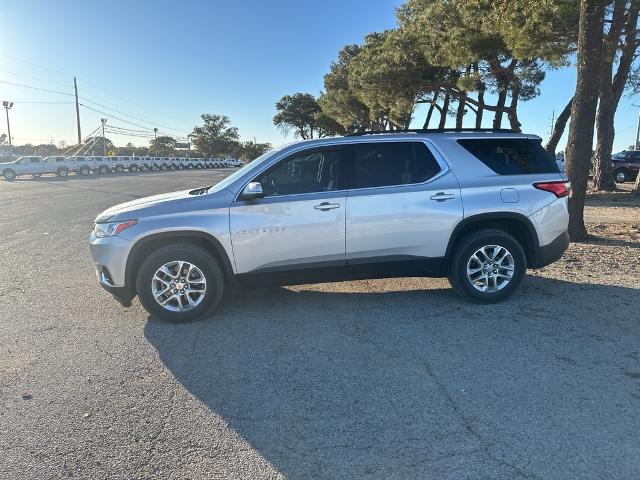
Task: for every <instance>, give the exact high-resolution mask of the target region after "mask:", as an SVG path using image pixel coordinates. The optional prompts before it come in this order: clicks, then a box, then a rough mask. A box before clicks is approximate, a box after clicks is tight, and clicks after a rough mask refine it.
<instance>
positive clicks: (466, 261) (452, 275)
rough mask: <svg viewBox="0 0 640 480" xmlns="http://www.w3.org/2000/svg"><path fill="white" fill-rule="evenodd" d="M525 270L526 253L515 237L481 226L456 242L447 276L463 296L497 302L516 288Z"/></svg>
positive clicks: (477, 300)
mask: <svg viewBox="0 0 640 480" xmlns="http://www.w3.org/2000/svg"><path fill="white" fill-rule="evenodd" d="M526 270H527V258H526V255H525V253H524V250H523V248H522V246H521V245H520V243H518V241H517V240H516V239H515V238H514V237H512V236H511V235H509V234H508V233H506V232H503V231H501V230H493V229H480V230H476V231H474V232H471V233H469V234H467V235H465V236H464V237H462V238H461V239H460V240H459V241H457V242H456V245H455V249H454V252H453V257H452V259H451V264H450V265H449V275H448V278H449V282H450V283H451V286H452V287H453V288H454V289H455V290H456V292H458V293H459V294H460V295H462V296H463V297H465V298H467V299H469V300H474V301H476V302H481V303H495V302H499V301H501V300H504V299H505V298H507V297H509V296H510V295H511V294H513V292H515V291H516V290H517V288H518V287H519V286H520V284H521V283H522V280H523V279H524V276H525V274H526Z"/></svg>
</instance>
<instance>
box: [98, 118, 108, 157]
mask: <svg viewBox="0 0 640 480" xmlns="http://www.w3.org/2000/svg"><path fill="white" fill-rule="evenodd" d="M100 123H102V156H103V157H106V156H107V144H106V143H105V142H104V124H105V123H107V119H106V118H101V119H100Z"/></svg>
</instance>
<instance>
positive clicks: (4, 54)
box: [0, 53, 73, 77]
mask: <svg viewBox="0 0 640 480" xmlns="http://www.w3.org/2000/svg"><path fill="white" fill-rule="evenodd" d="M0 56H2V57H5V58H9V59H11V60H13V61H15V62H20V63H26V64H27V65H32V66H34V67H38V68H43V69H45V70H51V71H52V72H56V73H59V74H61V75H66V76H68V77H73V75H71V74H70V73H67V72H63V71H61V70H57V69H55V68H53V67H49V66H46V65H41V64H38V63H34V62H29V61H27V60H22V59H20V58H18V57H14V56H12V55H7V54H6V53H0Z"/></svg>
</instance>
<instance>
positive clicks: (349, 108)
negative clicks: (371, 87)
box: [318, 45, 379, 133]
mask: <svg viewBox="0 0 640 480" xmlns="http://www.w3.org/2000/svg"><path fill="white" fill-rule="evenodd" d="M360 50H361V47H360V46H359V45H346V46H345V47H343V48H342V50H340V52H339V53H338V59H337V60H336V61H335V62H333V63H332V64H331V68H330V70H329V73H327V74H326V75H325V76H324V89H325V91H324V93H322V94H321V95H320V98H318V105H319V106H320V109H321V110H322V112H323V113H324V114H325V115H327V116H328V117H330V118H332V119H333V120H334V121H335V122H336V123H338V124H339V125H340V126H341V127H342V129H344V131H345V132H347V133H352V132H356V131H364V130H365V129H366V128H376V125H375V123H376V122H372V120H371V115H370V113H369V108H368V107H367V106H366V105H365V104H364V103H363V102H362V101H360V100H359V99H358V97H357V96H356V94H355V93H354V92H353V89H352V88H351V86H350V84H349V64H350V63H351V61H352V60H353V59H354V58H355V57H356V55H358V53H359V52H360ZM377 127H378V128H377V129H379V124H378V126H377Z"/></svg>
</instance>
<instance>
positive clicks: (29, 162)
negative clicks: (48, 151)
mask: <svg viewBox="0 0 640 480" xmlns="http://www.w3.org/2000/svg"><path fill="white" fill-rule="evenodd" d="M71 170H72V168H71V167H70V166H69V162H68V161H67V159H66V158H65V157H61V156H52V157H46V158H42V157H39V156H24V157H20V158H18V159H17V160H14V161H13V162H5V163H0V174H2V176H3V177H4V178H5V180H14V179H15V178H16V177H19V176H21V175H31V176H32V177H34V178H36V177H39V176H41V175H42V174H45V173H55V174H56V175H58V176H60V177H66V176H67V175H69V172H70V171H71Z"/></svg>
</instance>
